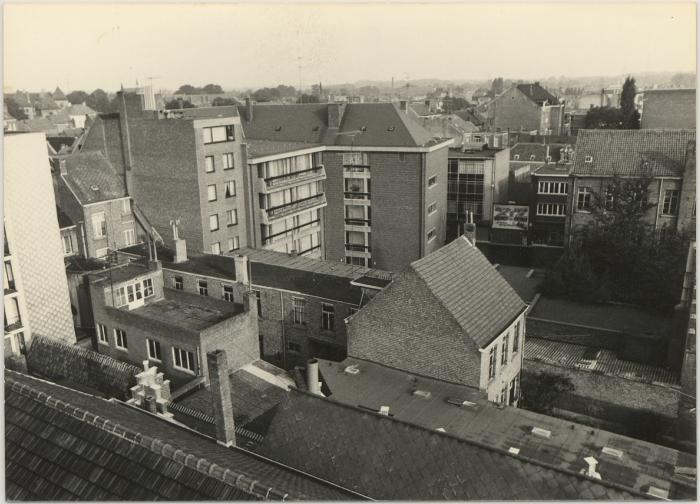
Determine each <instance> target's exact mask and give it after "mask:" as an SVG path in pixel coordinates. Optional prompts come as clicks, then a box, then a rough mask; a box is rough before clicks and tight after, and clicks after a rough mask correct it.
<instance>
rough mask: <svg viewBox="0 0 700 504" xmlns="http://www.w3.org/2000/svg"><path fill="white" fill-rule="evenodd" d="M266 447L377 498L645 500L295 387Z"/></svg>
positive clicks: (267, 452) (307, 469)
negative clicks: (297, 389)
mask: <svg viewBox="0 0 700 504" xmlns="http://www.w3.org/2000/svg"><path fill="white" fill-rule="evenodd" d="M258 451H259V452H260V453H262V454H264V455H265V456H268V457H271V458H274V459H276V460H279V461H280V462H282V463H284V464H287V465H290V466H292V467H297V468H299V469H300V470H303V471H305V472H308V473H310V474H316V475H319V476H320V477H323V478H324V479H328V480H330V481H333V482H335V483H337V484H339V485H341V486H343V487H345V488H352V489H354V490H356V491H358V492H361V493H363V494H365V495H368V496H369V497H371V498H374V499H401V500H408V499H410V500H423V499H428V500H455V499H458V500H492V499H498V500H553V499H588V500H592V499H619V500H623V499H624V500H628V499H639V498H640V497H641V494H637V493H633V492H630V491H627V490H625V489H623V488H621V487H619V486H616V485H613V484H609V483H605V482H600V481H597V480H593V479H592V478H588V477H586V476H583V475H581V474H577V473H574V472H571V471H566V470H562V469H559V468H555V467H553V466H549V465H548V464H545V463H541V462H535V461H532V460H530V459H528V458H526V457H524V456H520V455H512V454H509V453H508V452H507V451H505V450H501V449H496V448H492V447H489V446H487V445H484V444H481V443H477V442H473V441H466V440H462V439H459V438H456V437H454V436H451V435H449V434H443V433H441V432H436V431H433V430H429V429H425V428H423V427H419V426H417V425H414V424H410V423H407V422H403V421H399V420H395V419H393V418H390V417H387V416H384V415H380V414H377V413H373V412H370V411H365V410H362V409H359V408H355V407H352V406H347V405H343V404H341V403H337V402H335V401H332V400H330V399H322V398H320V397H316V396H312V395H310V394H307V393H303V392H299V391H296V390H293V391H291V392H290V394H289V395H288V397H287V398H286V399H285V400H284V401H283V402H282V403H281V404H280V406H279V407H278V411H277V414H276V415H275V418H274V419H273V420H272V423H271V425H270V428H269V430H268V432H267V435H266V437H265V440H264V441H263V443H262V445H261V446H260V448H259V450H258Z"/></svg>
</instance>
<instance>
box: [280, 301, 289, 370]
mask: <svg viewBox="0 0 700 504" xmlns="http://www.w3.org/2000/svg"><path fill="white" fill-rule="evenodd" d="M280 312H281V315H282V320H280V328H281V329H282V367H283V368H284V370H285V371H286V370H287V340H286V339H285V336H284V297H283V296H282V291H280Z"/></svg>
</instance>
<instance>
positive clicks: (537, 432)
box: [532, 427, 552, 438]
mask: <svg viewBox="0 0 700 504" xmlns="http://www.w3.org/2000/svg"><path fill="white" fill-rule="evenodd" d="M532 433H533V434H534V435H536V436H541V437H546V438H550V437H552V431H548V430H547V429H541V428H539V427H533V428H532Z"/></svg>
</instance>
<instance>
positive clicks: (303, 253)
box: [299, 245, 321, 255]
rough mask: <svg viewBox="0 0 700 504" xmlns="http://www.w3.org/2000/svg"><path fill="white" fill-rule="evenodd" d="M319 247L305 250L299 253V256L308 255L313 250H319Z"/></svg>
mask: <svg viewBox="0 0 700 504" xmlns="http://www.w3.org/2000/svg"><path fill="white" fill-rule="evenodd" d="M320 248H321V245H316V246H315V247H311V248H307V249H306V250H302V251H301V252H299V255H305V254H310V253H311V252H313V251H315V250H320Z"/></svg>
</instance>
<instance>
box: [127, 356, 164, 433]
mask: <svg viewBox="0 0 700 504" xmlns="http://www.w3.org/2000/svg"><path fill="white" fill-rule="evenodd" d="M130 390H131V399H129V401H127V402H129V403H131V404H135V405H136V406H138V407H140V408H143V409H145V410H147V411H150V412H151V413H153V414H156V415H158V416H161V417H164V418H167V419H172V418H173V414H172V413H170V412H168V402H169V401H170V380H166V379H164V378H163V373H159V372H158V368H156V367H155V366H154V367H150V365H149V362H148V360H145V361H143V371H141V372H140V373H139V374H137V375H136V385H134V386H133V387H131V389H130Z"/></svg>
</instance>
